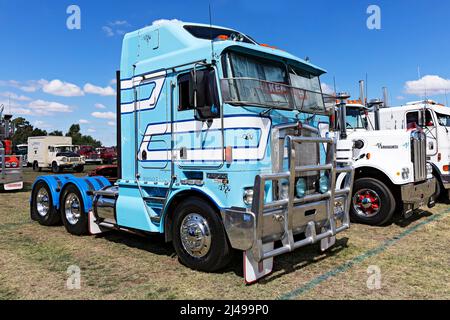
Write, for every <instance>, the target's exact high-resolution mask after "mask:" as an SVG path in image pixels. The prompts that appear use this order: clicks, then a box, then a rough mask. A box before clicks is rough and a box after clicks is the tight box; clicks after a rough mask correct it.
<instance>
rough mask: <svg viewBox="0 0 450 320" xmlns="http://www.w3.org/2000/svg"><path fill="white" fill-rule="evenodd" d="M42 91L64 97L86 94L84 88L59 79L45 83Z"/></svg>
mask: <svg viewBox="0 0 450 320" xmlns="http://www.w3.org/2000/svg"><path fill="white" fill-rule="evenodd" d="M42 91H44V92H45V93H48V94H52V95H55V96H62V97H79V96H84V92H83V90H81V89H80V87H78V86H77V85H75V84H72V83H68V82H64V81H61V80H58V79H55V80H52V81H50V82H47V83H44V85H43V87H42Z"/></svg>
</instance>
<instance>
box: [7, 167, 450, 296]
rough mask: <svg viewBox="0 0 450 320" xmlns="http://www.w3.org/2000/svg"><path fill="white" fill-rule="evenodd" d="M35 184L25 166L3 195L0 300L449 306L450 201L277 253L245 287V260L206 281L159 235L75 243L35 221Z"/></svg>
mask: <svg viewBox="0 0 450 320" xmlns="http://www.w3.org/2000/svg"><path fill="white" fill-rule="evenodd" d="M41 174H47V173H45V172H44V173H41ZM48 174H49V173H48ZM35 177H36V174H35V173H33V172H32V171H30V170H28V169H27V170H26V172H25V180H26V185H25V190H24V191H22V192H17V193H0V299H245V300H248V299H450V206H448V205H445V204H438V205H437V206H436V207H435V208H433V209H431V210H428V211H424V212H421V213H420V214H418V215H416V216H414V217H412V218H410V219H409V220H406V221H402V220H399V221H396V222H395V223H393V224H392V225H390V226H387V227H384V228H374V227H367V226H362V225H352V227H351V229H350V230H348V231H347V232H345V233H343V234H341V235H340V236H339V237H338V241H337V246H336V247H335V248H333V250H331V251H330V252H328V253H326V254H320V253H319V249H318V246H310V247H307V248H304V249H299V250H297V251H295V252H293V253H291V254H286V255H283V256H280V257H278V258H276V259H275V269H274V273H273V274H271V275H270V276H269V277H267V278H265V279H264V280H262V281H260V282H259V283H257V284H255V285H252V286H245V285H244V282H243V279H242V277H241V276H242V274H241V273H242V271H241V270H242V259H241V255H240V254H236V257H235V259H234V261H233V263H232V265H231V266H230V267H229V268H228V269H226V270H224V271H222V272H220V273H215V274H207V273H201V272H195V271H192V270H190V269H188V268H186V267H184V266H182V265H181V264H180V263H179V262H178V260H177V257H176V255H175V253H174V251H173V249H172V247H171V245H170V244H165V243H164V240H163V238H162V237H161V236H158V235H155V236H151V237H148V238H140V237H137V236H134V235H129V234H125V233H120V232H110V233H108V234H106V235H103V236H100V237H74V236H71V235H69V234H68V233H66V231H65V230H64V228H63V227H53V228H45V227H42V226H40V225H38V224H37V223H35V222H32V221H31V220H30V218H29V197H30V189H31V183H32V182H33V180H34V178H35ZM72 265H75V266H78V267H79V268H80V270H81V289H78V290H69V289H68V288H67V286H66V281H67V279H68V277H69V274H68V273H67V270H68V268H69V267H70V266H72ZM371 270H379V271H380V272H381V273H380V275H381V287H379V286H375V287H376V288H374V287H373V286H370V285H369V286H368V282H369V284H373V282H372V281H371V280H372V279H373V276H372V275H371V273H369V272H370V271H371ZM368 271H369V272H368ZM369 287H370V288H371V289H369Z"/></svg>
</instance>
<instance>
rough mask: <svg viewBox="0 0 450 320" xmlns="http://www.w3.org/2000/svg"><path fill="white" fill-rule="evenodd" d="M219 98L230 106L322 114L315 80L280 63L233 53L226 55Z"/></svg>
mask: <svg viewBox="0 0 450 320" xmlns="http://www.w3.org/2000/svg"><path fill="white" fill-rule="evenodd" d="M225 74H226V75H227V78H226V79H223V80H222V82H221V84H222V96H223V99H224V101H225V102H228V103H231V104H247V105H257V106H263V107H268V108H278V109H286V110H299V111H303V112H308V113H325V106H324V102H323V96H322V91H321V88H320V81H319V77H317V76H314V75H311V74H309V73H307V72H305V71H303V70H297V69H294V68H293V67H291V66H287V65H285V64H283V63H280V62H276V61H271V60H266V59H262V58H257V57H253V56H248V55H241V54H237V53H228V54H227V55H226V70H225Z"/></svg>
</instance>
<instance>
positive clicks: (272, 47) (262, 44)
mask: <svg viewBox="0 0 450 320" xmlns="http://www.w3.org/2000/svg"><path fill="white" fill-rule="evenodd" d="M260 46H261V47H266V48H270V49H276V48H277V47H274V46H271V45H268V44H266V43H261V44H260Z"/></svg>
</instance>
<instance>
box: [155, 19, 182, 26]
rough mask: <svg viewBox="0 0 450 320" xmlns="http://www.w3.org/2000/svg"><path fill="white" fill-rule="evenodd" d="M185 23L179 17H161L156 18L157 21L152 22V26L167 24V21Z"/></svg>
mask: <svg viewBox="0 0 450 320" xmlns="http://www.w3.org/2000/svg"><path fill="white" fill-rule="evenodd" d="M171 22H172V23H183V22H182V21H180V20H177V19H171V20H170V19H159V20H155V21H153V22H152V26H160V25H163V24H166V23H171Z"/></svg>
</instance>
